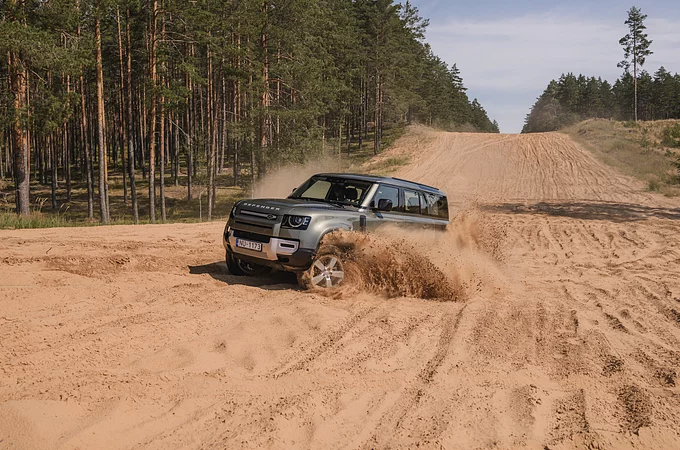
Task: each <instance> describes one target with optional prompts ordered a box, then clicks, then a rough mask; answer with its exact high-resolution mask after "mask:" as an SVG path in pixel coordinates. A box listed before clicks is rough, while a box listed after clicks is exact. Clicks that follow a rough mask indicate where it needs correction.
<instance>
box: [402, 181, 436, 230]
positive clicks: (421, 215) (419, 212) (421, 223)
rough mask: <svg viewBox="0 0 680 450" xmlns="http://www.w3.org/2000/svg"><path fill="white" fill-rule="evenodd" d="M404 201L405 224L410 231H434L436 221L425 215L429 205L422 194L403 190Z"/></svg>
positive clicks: (413, 190)
mask: <svg viewBox="0 0 680 450" xmlns="http://www.w3.org/2000/svg"><path fill="white" fill-rule="evenodd" d="M402 191H403V199H404V223H403V225H404V226H406V227H407V228H410V229H427V230H429V229H432V228H434V221H433V220H432V218H430V217H427V216H426V215H425V212H426V208H427V203H426V200H425V197H424V195H423V193H422V192H420V191H417V190H415V189H402Z"/></svg>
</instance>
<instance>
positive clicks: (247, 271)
mask: <svg viewBox="0 0 680 450" xmlns="http://www.w3.org/2000/svg"><path fill="white" fill-rule="evenodd" d="M226 260H227V269H229V273H231V274H232V275H236V276H239V277H242V276H249V277H258V276H262V275H268V274H269V273H270V272H271V271H272V269H271V267H267V266H261V265H260V264H253V263H250V262H247V261H244V260H242V259H239V258H237V257H235V256H234V254H233V253H232V252H230V251H227V256H226Z"/></svg>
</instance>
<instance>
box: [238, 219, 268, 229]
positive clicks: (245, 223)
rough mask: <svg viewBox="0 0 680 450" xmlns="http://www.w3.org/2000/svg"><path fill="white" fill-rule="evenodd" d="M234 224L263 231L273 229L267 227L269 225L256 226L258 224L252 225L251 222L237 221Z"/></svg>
mask: <svg viewBox="0 0 680 450" xmlns="http://www.w3.org/2000/svg"><path fill="white" fill-rule="evenodd" d="M236 224H237V225H245V226H247V227H255V228H262V229H264V230H271V229H272V228H274V227H273V226H269V225H260V224H258V223H253V222H244V221H242V220H237V221H236Z"/></svg>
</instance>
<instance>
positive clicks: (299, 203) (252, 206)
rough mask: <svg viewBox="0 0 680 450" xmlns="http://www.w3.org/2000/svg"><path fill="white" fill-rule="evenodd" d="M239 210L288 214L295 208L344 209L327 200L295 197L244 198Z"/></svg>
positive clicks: (239, 204)
mask: <svg viewBox="0 0 680 450" xmlns="http://www.w3.org/2000/svg"><path fill="white" fill-rule="evenodd" d="M237 208H238V212H241V211H242V210H247V211H252V212H260V213H264V214H270V213H271V214H274V215H281V214H288V213H290V212H291V210H293V209H297V208H299V209H316V210H318V209H326V210H336V211H337V210H341V211H342V210H344V208H342V207H341V206H337V205H333V204H331V203H325V202H314V201H310V200H298V199H293V198H260V199H253V200H243V201H241V202H239V203H238V207H237Z"/></svg>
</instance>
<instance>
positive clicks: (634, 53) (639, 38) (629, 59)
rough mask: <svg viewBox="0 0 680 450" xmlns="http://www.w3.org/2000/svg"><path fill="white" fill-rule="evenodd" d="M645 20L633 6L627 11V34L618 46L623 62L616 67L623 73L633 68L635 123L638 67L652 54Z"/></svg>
mask: <svg viewBox="0 0 680 450" xmlns="http://www.w3.org/2000/svg"><path fill="white" fill-rule="evenodd" d="M645 19H647V15H646V14H642V11H640V9H639V8H636V7H635V6H633V7H632V8H630V10H629V11H628V19H627V20H626V21H625V22H624V23H625V24H626V25H628V34H626V35H625V36H624V37H622V38H621V40H619V44H620V45H621V46H623V53H624V56H623V60H622V61H621V62H620V63H619V64H618V67H621V68H623V69H624V70H625V71H628V70H630V66H631V65H632V66H633V86H634V107H633V111H634V112H633V115H634V117H635V121H636V122H637V120H638V67H642V66H643V65H644V64H645V60H646V58H647V56H649V55H651V54H652V53H653V52H652V51H651V50H649V46H650V45H651V44H652V41H651V40H649V39H648V38H647V34H646V33H645V30H646V29H647V27H646V26H645V24H644V21H645Z"/></svg>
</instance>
